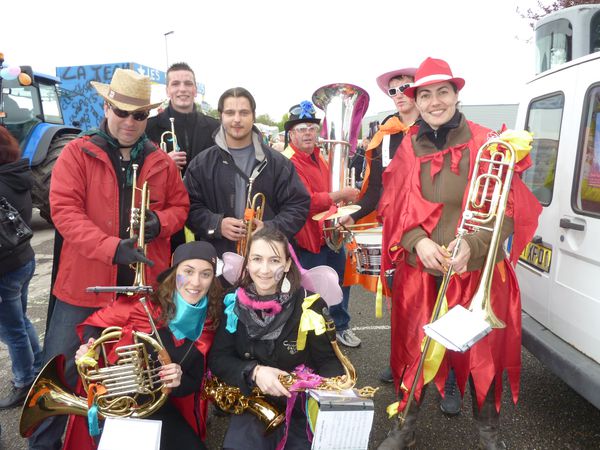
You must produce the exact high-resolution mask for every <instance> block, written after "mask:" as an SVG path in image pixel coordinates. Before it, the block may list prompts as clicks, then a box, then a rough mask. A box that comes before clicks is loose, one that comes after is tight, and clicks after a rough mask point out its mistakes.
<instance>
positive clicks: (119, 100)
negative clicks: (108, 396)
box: [29, 69, 189, 449]
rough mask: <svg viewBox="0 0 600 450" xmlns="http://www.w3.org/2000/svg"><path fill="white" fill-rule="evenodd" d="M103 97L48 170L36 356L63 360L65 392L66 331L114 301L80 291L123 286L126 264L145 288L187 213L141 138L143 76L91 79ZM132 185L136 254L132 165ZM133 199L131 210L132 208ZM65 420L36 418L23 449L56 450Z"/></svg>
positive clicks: (70, 333)
mask: <svg viewBox="0 0 600 450" xmlns="http://www.w3.org/2000/svg"><path fill="white" fill-rule="evenodd" d="M92 86H94V88H95V89H96V90H97V91H98V93H99V94H100V96H101V97H102V98H104V100H105V103H104V113H105V119H104V120H103V121H102V123H101V124H100V127H99V128H98V129H94V130H90V131H88V132H86V133H84V135H83V136H81V137H79V138H78V139H75V140H73V141H71V142H70V143H69V144H68V145H67V146H66V147H65V148H64V150H63V151H62V153H61V155H60V156H59V158H58V160H57V161H56V165H55V166H54V169H53V173H52V182H51V185H50V207H51V212H52V221H53V222H54V225H55V226H56V229H57V231H58V232H59V233H60V234H61V235H62V237H63V244H62V249H61V251H60V256H59V255H55V257H56V258H58V257H59V258H60V259H59V264H58V271H57V276H56V281H55V282H54V286H53V290H52V293H53V294H54V296H55V297H56V304H55V306H54V309H53V311H52V317H51V319H50V323H49V325H48V329H47V332H46V339H45V346H44V359H45V361H46V362H47V361H49V360H50V359H52V358H53V357H54V356H56V355H60V354H62V355H64V356H65V364H66V365H65V378H66V381H67V382H68V383H69V384H71V385H72V386H75V384H76V381H77V373H76V370H75V364H74V355H75V351H76V350H77V347H78V346H79V338H78V337H77V334H76V331H75V328H76V326H77V325H78V324H79V323H81V322H82V321H83V320H84V319H86V318H87V317H88V316H89V315H90V314H91V313H92V312H94V311H95V310H97V309H98V308H101V307H103V306H107V305H109V304H111V303H112V302H114V301H115V300H116V295H117V294H116V293H111V292H106V293H99V294H95V293H88V292H86V288H87V287H90V286H130V285H132V284H133V281H134V275H135V274H134V271H133V270H132V269H131V268H130V264H134V263H137V262H142V263H146V264H148V267H147V268H146V280H147V283H149V284H150V283H151V284H154V283H155V280H156V276H157V275H158V274H159V273H161V272H162V271H163V270H165V269H167V268H168V267H169V260H170V256H171V252H170V244H169V239H170V237H171V235H172V234H173V233H174V232H175V231H177V230H178V229H180V228H181V227H182V226H183V224H184V222H185V219H186V217H187V213H188V210H189V199H188V195H187V192H186V190H185V187H184V186H183V182H182V181H181V177H180V175H179V171H178V170H177V166H176V165H175V163H174V162H173V161H172V160H171V158H169V157H168V156H167V155H166V154H165V153H164V152H162V151H160V149H159V148H158V147H157V146H156V145H154V144H153V143H152V142H150V141H149V140H148V138H147V137H146V135H145V132H144V130H145V128H146V122H147V119H148V115H149V114H150V110H151V109H153V108H156V107H157V106H158V103H151V101H150V79H149V78H148V77H145V76H142V75H140V74H138V73H136V72H134V71H132V70H124V69H117V70H116V71H115V73H114V74H113V77H112V80H111V82H110V85H108V84H104V83H98V82H94V81H92ZM134 164H137V165H138V169H137V186H138V187H141V186H142V185H143V184H144V183H145V182H147V183H148V189H149V196H150V208H149V210H147V214H146V221H145V227H144V232H145V241H146V243H147V244H148V246H147V253H146V255H145V254H144V252H143V251H142V249H140V248H137V247H136V246H135V241H136V240H137V238H131V239H130V238H129V237H130V235H129V233H130V231H129V219H130V208H131V206H132V205H131V202H132V195H133V192H134V189H133V188H134V187H133V165H134ZM140 197H141V196H140V194H139V192H138V193H137V194H136V195H135V198H136V205H135V206H136V207H139V202H140ZM66 419H67V416H55V417H52V418H49V419H47V420H46V421H44V422H43V423H42V424H41V426H40V427H39V428H38V430H36V432H35V433H34V435H33V436H32V437H31V438H30V441H29V448H32V449H55V448H59V447H60V441H61V436H62V434H63V431H64V426H65V423H66Z"/></svg>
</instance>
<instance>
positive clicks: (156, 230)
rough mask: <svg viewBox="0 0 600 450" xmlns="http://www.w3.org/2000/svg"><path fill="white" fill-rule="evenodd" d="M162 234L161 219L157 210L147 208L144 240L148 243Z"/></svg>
mask: <svg viewBox="0 0 600 450" xmlns="http://www.w3.org/2000/svg"><path fill="white" fill-rule="evenodd" d="M159 234H160V220H158V216H157V215H156V213H155V212H153V211H150V210H149V209H147V210H146V222H145V223H144V242H145V243H146V244H147V243H148V242H150V241H152V240H153V239H154V238H155V237H156V236H158V235H159Z"/></svg>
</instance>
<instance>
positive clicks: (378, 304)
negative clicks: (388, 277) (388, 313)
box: [375, 277, 383, 319]
mask: <svg viewBox="0 0 600 450" xmlns="http://www.w3.org/2000/svg"><path fill="white" fill-rule="evenodd" d="M382 317H383V286H382V284H381V277H377V293H376V294H375V318H377V319H381V318H382Z"/></svg>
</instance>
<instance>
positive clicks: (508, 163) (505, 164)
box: [399, 138, 516, 425]
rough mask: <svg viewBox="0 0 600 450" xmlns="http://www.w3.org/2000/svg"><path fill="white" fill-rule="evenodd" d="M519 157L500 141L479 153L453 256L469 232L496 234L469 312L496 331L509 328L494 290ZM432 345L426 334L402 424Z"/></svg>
mask: <svg viewBox="0 0 600 450" xmlns="http://www.w3.org/2000/svg"><path fill="white" fill-rule="evenodd" d="M488 155H489V156H488ZM515 158H516V151H515V149H514V148H513V146H512V145H511V144H510V143H508V142H506V141H503V140H501V139H498V138H493V139H490V140H488V141H487V142H486V143H485V144H483V145H482V146H481V147H480V148H479V150H478V151H477V157H476V159H475V165H474V168H473V176H472V178H471V183H470V185H469V190H468V192H467V201H466V204H465V209H464V210H463V213H462V219H461V223H460V225H459V226H458V229H457V236H456V237H457V242H456V246H455V247H454V251H453V253H452V258H455V257H456V255H457V253H458V249H459V246H460V243H461V242H462V239H463V238H464V237H465V235H467V234H468V233H475V232H478V231H480V230H485V231H490V232H491V233H492V237H491V240H490V245H489V248H488V253H487V255H486V258H485V263H484V265H483V268H482V269H481V277H480V279H479V283H478V285H477V289H476V290H475V294H474V295H473V297H472V299H471V302H470V305H469V310H470V311H472V312H474V313H476V314H478V315H480V316H481V317H482V318H483V319H484V320H485V321H486V322H488V323H489V325H490V326H491V327H492V328H505V327H506V324H505V323H504V322H503V321H502V320H500V319H499V318H498V317H496V315H495V314H494V311H493V309H492V304H491V288H492V278H493V276H494V265H495V263H496V255H497V253H498V248H499V245H500V236H501V231H502V224H503V222H504V215H505V212H506V205H507V203H508V194H509V192H510V185H511V182H512V176H513V173H514V166H515ZM481 167H485V168H486V171H485V172H483V173H481V174H479V170H480V168H481ZM478 174H479V175H478ZM453 274H454V271H453V268H452V265H450V266H449V267H448V271H447V272H446V273H445V274H444V278H443V280H442V284H441V286H440V290H439V292H438V295H437V299H436V302H435V306H434V309H433V314H432V319H431V321H432V322H434V321H435V320H437V319H438V318H439V317H440V314H441V309H442V303H443V299H444V297H445V296H446V291H447V289H448V285H449V283H450V277H451V276H452V275H453ZM430 345H431V338H430V337H429V335H426V336H425V341H424V345H423V349H422V351H421V358H420V360H419V365H418V366H417V372H416V374H415V378H414V380H413V383H412V386H411V389H410V393H409V396H408V400H407V402H406V406H405V407H404V410H403V411H402V413H401V414H400V417H399V420H400V424H401V425H402V424H404V422H405V420H406V417H407V415H408V411H409V409H410V406H411V403H412V401H413V400H414V395H415V391H416V388H417V385H418V382H419V378H420V377H421V376H422V373H423V366H424V363H425V357H426V355H427V351H428V350H429V347H430Z"/></svg>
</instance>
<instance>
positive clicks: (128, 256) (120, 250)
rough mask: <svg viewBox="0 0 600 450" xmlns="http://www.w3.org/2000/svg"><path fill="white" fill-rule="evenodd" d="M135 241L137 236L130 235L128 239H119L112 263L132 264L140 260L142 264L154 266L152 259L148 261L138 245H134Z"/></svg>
mask: <svg viewBox="0 0 600 450" xmlns="http://www.w3.org/2000/svg"><path fill="white" fill-rule="evenodd" d="M136 242H137V237H132V238H130V239H121V241H120V242H119V245H118V246H117V251H116V252H115V256H114V258H113V263H115V264H134V263H137V262H141V263H144V264H148V265H149V266H150V267H152V266H154V261H150V260H149V259H148V258H146V256H145V255H144V252H143V250H142V249H141V248H139V247H134V245H135V243H136Z"/></svg>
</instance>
